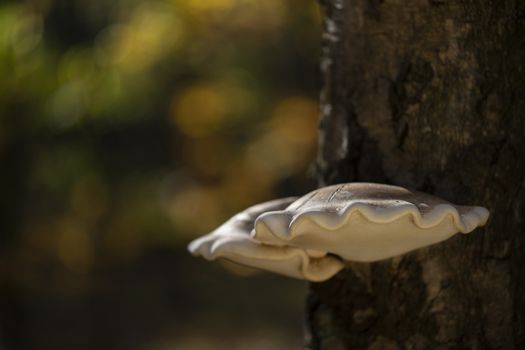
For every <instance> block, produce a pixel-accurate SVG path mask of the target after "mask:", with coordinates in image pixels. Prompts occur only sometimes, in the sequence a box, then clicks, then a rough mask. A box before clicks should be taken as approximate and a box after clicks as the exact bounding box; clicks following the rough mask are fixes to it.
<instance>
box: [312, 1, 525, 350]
mask: <svg viewBox="0 0 525 350" xmlns="http://www.w3.org/2000/svg"><path fill="white" fill-rule="evenodd" d="M322 7H323V10H324V44H323V55H322V56H323V57H322V61H321V69H322V74H323V78H324V88H323V91H322V94H321V122H320V151H319V157H318V174H319V179H320V184H321V185H326V184H332V183H338V182H353V181H366V182H381V183H390V184H395V185H401V186H405V187H409V188H413V189H417V190H421V191H424V192H427V193H431V194H435V195H437V196H440V197H442V198H445V199H447V200H449V201H451V202H453V203H457V204H465V205H481V206H485V207H487V208H488V209H489V210H490V211H491V218H490V219H489V222H488V224H487V226H486V228H483V229H478V230H476V231H474V232H473V233H471V234H469V235H461V234H459V235H456V236H455V237H453V238H451V239H449V240H448V241H445V242H443V243H440V244H437V245H435V246H432V247H430V248H426V249H421V250H418V251H415V252H412V253H409V254H407V255H404V256H401V257H397V258H394V259H389V260H385V261H381V262H377V263H372V264H362V263H361V264H358V263H349V264H348V268H347V269H345V270H343V271H342V272H341V273H339V274H338V275H337V276H335V277H334V278H333V279H331V280H329V281H327V282H324V283H312V284H311V293H310V297H309V301H308V321H309V332H310V339H309V348H311V349H525V232H524V231H525V230H524V215H525V208H524V204H525V198H524V197H525V191H524V187H525V176H524V174H525V121H524V117H523V114H524V113H525V101H524V97H523V96H524V94H525V3H524V2H523V1H521V2H519V1H512V0H502V1H495V0H457V1H452V0H450V1H449V0H354V1H349V0H325V1H322Z"/></svg>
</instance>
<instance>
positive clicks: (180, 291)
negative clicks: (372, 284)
mask: <svg viewBox="0 0 525 350" xmlns="http://www.w3.org/2000/svg"><path fill="white" fill-rule="evenodd" d="M319 17H320V16H319V9H318V8H317V5H316V3H315V2H304V1H301V0H287V1H282V0H115V1H105V0H25V1H5V0H4V1H1V0H0V349H7V350H9V349H12V350H18V349H58V350H60V349H153V350H157V349H158V350H165V349H166V350H167V349H177V350H181V349H252V350H253V349H255V350H257V349H277V350H278V349H295V348H297V349H298V348H301V346H302V344H303V339H302V327H303V318H304V316H303V304H304V300H305V296H306V287H305V283H303V282H301V281H294V280H290V279H286V278H283V277H280V276H274V275H270V274H265V273H255V271H253V270H249V269H247V268H244V267H239V266H236V265H233V264H231V263H220V262H216V263H209V262H206V261H204V260H203V259H197V258H193V257H191V256H190V255H189V254H188V252H187V250H186V245H187V243H188V242H189V241H190V240H192V239H193V238H195V237H197V236H199V235H202V234H205V233H207V232H208V231H209V230H211V229H213V228H214V227H216V226H217V225H219V224H220V223H222V222H223V221H224V220H226V219H227V218H228V217H230V216H231V215H233V214H234V213H236V212H237V211H239V210H242V209H244V208H245V207H247V206H249V205H252V204H254V203H257V202H261V201H264V200H268V199H271V198H276V197H280V196H289V195H297V194H302V193H304V192H305V191H308V190H310V189H312V188H313V187H314V186H315V181H314V180H313V179H312V176H311V175H309V174H311V173H313V171H312V160H313V159H314V157H315V151H316V142H317V116H318V102H317V91H318V90H319V83H318V73H317V61H318V56H319V54H318V52H319V41H320V30H319Z"/></svg>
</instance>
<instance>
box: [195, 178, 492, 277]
mask: <svg viewBox="0 0 525 350" xmlns="http://www.w3.org/2000/svg"><path fill="white" fill-rule="evenodd" d="M488 216H489V212H488V210H487V209H485V208H482V207H476V206H472V207H471V206H460V205H454V204H451V203H449V202H447V201H445V200H443V199H440V198H437V197H434V196H431V195H428V194H425V193H421V192H416V191H410V190H407V189H405V188H402V187H398V186H391V185H383V184H372V183H347V184H340V185H334V186H328V187H323V188H320V189H318V190H315V191H313V192H310V193H308V194H306V195H304V196H303V197H301V198H283V199H278V200H274V201H270V202H266V203H262V204H259V205H256V206H253V207H251V208H248V209H246V210H245V211H243V212H241V213H239V214H237V215H235V216H234V217H233V218H231V219H230V220H228V221H227V222H226V223H224V224H223V225H222V226H220V227H219V228H218V229H216V230H215V231H213V232H212V233H210V234H208V235H206V236H204V237H201V238H198V239H196V240H195V241H193V242H191V243H190V245H189V250H190V252H192V253H193V254H195V255H201V256H203V257H204V258H206V259H208V260H214V259H216V258H225V259H228V260H231V261H233V262H237V263H240V264H243V265H248V266H252V267H256V268H260V269H263V270H268V271H272V272H276V273H280V274H284V275H287V276H290V277H295V278H300V279H306V280H309V281H323V280H326V279H328V278H330V277H332V276H333V275H335V274H336V273H337V272H338V271H339V270H341V269H342V268H343V266H344V264H343V261H344V260H346V261H358V262H374V261H378V260H383V259H387V258H390V257H394V256H398V255H401V254H404V253H406V252H409V251H412V250H415V249H418V248H422V247H425V246H429V245H432V244H435V243H438V242H441V241H444V240H446V239H448V238H450V237H451V236H453V235H454V234H456V233H458V232H461V233H469V232H471V231H472V230H474V229H475V228H476V227H478V226H483V225H484V224H485V223H486V222H487V219H488Z"/></svg>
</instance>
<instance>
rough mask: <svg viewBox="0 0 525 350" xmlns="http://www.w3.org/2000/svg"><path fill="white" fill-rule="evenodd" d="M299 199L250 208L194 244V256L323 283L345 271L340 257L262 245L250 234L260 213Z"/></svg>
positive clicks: (305, 250)
mask: <svg viewBox="0 0 525 350" xmlns="http://www.w3.org/2000/svg"><path fill="white" fill-rule="evenodd" d="M296 199H297V198H296V197H294V198H283V199H278V200H273V201H270V202H266V203H262V204H258V205H256V206H253V207H250V208H248V209H246V210H245V211H243V212H241V213H239V214H237V215H235V216H234V217H232V218H231V219H230V220H228V221H227V222H226V223H224V224H223V225H222V226H220V227H219V228H217V229H216V230H215V231H213V232H211V233H210V234H208V235H206V236H203V237H200V238H198V239H196V240H194V241H193V242H191V243H190V245H189V246H188V249H189V251H190V252H191V253H192V254H193V255H196V256H202V257H204V258H206V259H208V260H215V259H217V258H224V259H228V260H230V261H233V262H236V263H239V264H242V265H246V266H250V267H255V268H258V269H262V270H267V271H271V272H275V273H279V274H282V275H286V276H289V277H294V278H298V279H305V280H309V281H324V280H326V279H328V278H330V277H332V276H333V275H335V274H336V273H337V272H339V270H341V269H342V268H343V263H342V261H341V260H340V259H338V258H337V257H334V256H331V255H327V254H326V253H324V252H316V251H309V250H307V249H303V248H299V247H293V246H286V245H277V246H276V245H271V244H265V243H261V242H259V241H257V240H256V239H255V238H253V237H252V235H251V234H250V233H251V232H252V231H253V228H254V222H255V219H256V218H257V217H258V216H259V215H260V214H262V213H265V212H268V211H275V210H281V209H284V208H286V207H287V206H288V205H289V204H290V203H292V202H293V201H294V200H296Z"/></svg>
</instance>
